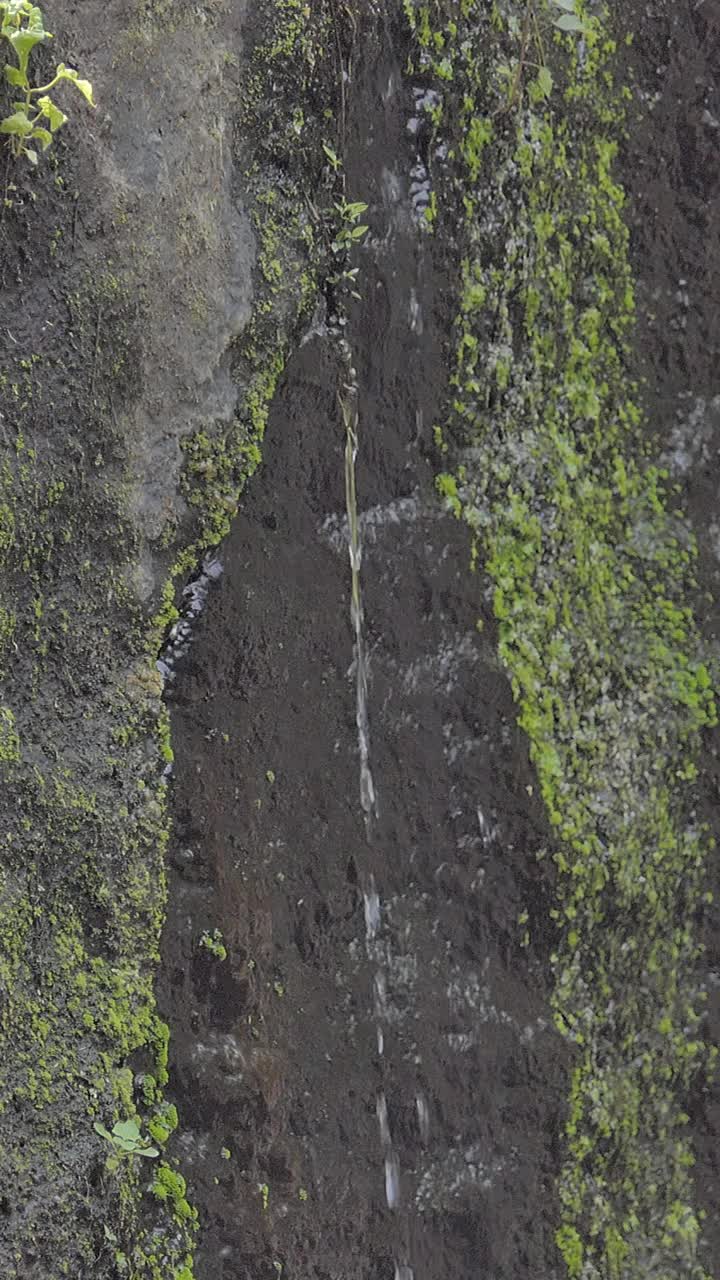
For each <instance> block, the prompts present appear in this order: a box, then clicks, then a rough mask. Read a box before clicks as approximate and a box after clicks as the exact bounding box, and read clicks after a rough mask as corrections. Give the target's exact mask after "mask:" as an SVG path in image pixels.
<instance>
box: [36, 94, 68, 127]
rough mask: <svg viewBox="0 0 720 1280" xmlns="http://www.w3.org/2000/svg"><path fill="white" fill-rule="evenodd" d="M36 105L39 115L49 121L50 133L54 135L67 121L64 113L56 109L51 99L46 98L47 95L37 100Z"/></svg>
mask: <svg viewBox="0 0 720 1280" xmlns="http://www.w3.org/2000/svg"><path fill="white" fill-rule="evenodd" d="M37 105H38V106H39V108H40V112H41V114H42V115H44V116H46V117H47V119H48V120H49V122H50V132H51V133H55V130H56V129H59V128H60V126H61V125H62V124H65V121H66V120H67V116H66V115H65V112H64V111H61V110H60V108H59V107H56V106H55V103H54V102H53V101H52V99H51V98H48V97H47V95H46V96H45V97H43V98H38V100H37Z"/></svg>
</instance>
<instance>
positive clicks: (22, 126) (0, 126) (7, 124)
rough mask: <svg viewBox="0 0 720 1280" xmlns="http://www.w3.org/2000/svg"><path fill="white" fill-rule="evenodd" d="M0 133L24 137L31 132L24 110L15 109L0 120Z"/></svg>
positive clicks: (30, 125)
mask: <svg viewBox="0 0 720 1280" xmlns="http://www.w3.org/2000/svg"><path fill="white" fill-rule="evenodd" d="M0 133H14V134H19V135H20V137H21V138H26V137H27V135H28V134H29V133H32V124H31V122H30V120H28V117H27V115H26V113H25V112H24V111H16V112H15V114H14V115H12V116H6V117H5V119H4V120H0Z"/></svg>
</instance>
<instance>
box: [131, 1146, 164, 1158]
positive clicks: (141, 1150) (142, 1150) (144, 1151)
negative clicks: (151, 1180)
mask: <svg viewBox="0 0 720 1280" xmlns="http://www.w3.org/2000/svg"><path fill="white" fill-rule="evenodd" d="M135 1155H136V1156H150V1157H151V1159H152V1158H154V1157H155V1156H159V1155H160V1152H159V1151H158V1149H157V1147H135Z"/></svg>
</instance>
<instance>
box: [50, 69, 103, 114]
mask: <svg viewBox="0 0 720 1280" xmlns="http://www.w3.org/2000/svg"><path fill="white" fill-rule="evenodd" d="M55 76H56V78H57V79H59V80H70V81H71V83H72V84H74V85H75V87H76V88H77V89H79V90H80V92H81V94H82V96H83V98H86V99H87V101H88V102H89V103H90V106H91V107H94V106H95V103H94V101H93V90H92V85H91V83H90V81H89V80H81V79H80V76H79V75H78V73H77V71H74V70H73V68H72V67H66V66H65V63H64V62H60V63H59V64H58V66H57V67H56V68H55Z"/></svg>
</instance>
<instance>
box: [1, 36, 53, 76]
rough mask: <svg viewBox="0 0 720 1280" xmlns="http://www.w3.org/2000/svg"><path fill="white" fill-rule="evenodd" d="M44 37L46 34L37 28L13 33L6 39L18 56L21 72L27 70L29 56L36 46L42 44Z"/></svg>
mask: <svg viewBox="0 0 720 1280" xmlns="http://www.w3.org/2000/svg"><path fill="white" fill-rule="evenodd" d="M45 35H46V32H45V31H43V29H42V27H41V28H40V30H39V31H38V30H37V28H35V29H29V30H26V31H13V33H12V35H9V36H7V37H6V38H7V39H8V40H9V41H10V44H11V45H12V47H13V49H14V50H15V52H16V54H17V56H18V62H19V63H20V69H21V71H25V70H26V69H27V64H28V58H29V57H30V54H31V53H32V51H33V49H34V48H35V45H36V44H42V41H43V40H44V39H45Z"/></svg>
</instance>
